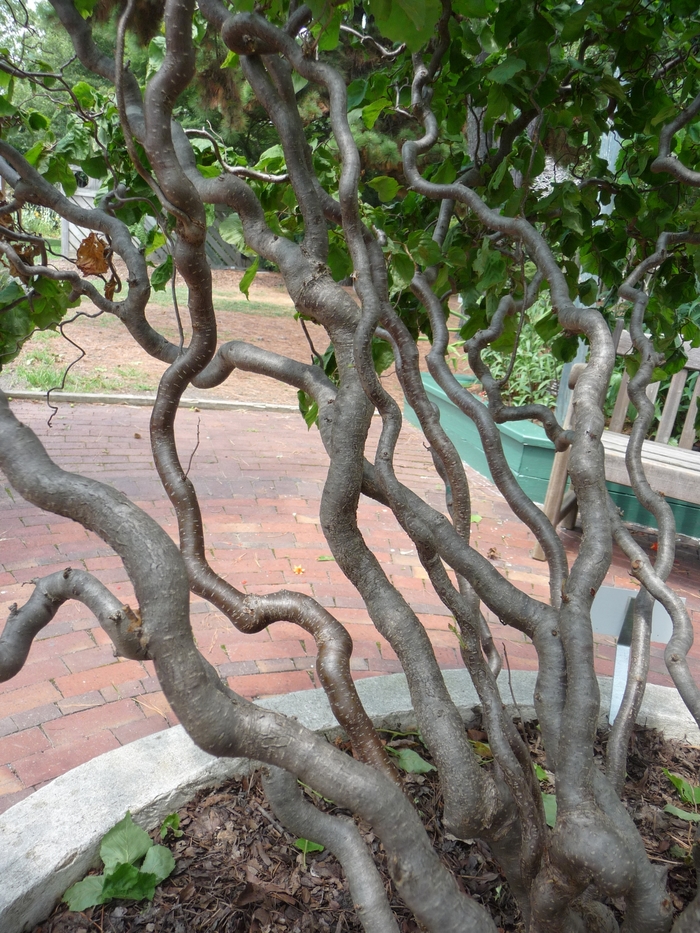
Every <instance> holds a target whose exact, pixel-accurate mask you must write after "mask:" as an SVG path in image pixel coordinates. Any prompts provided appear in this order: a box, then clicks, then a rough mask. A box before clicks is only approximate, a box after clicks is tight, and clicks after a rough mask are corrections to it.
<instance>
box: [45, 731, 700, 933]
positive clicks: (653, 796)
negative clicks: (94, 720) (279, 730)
mask: <svg viewBox="0 0 700 933" xmlns="http://www.w3.org/2000/svg"><path fill="white" fill-rule="evenodd" d="M525 729H526V735H527V738H528V741H529V743H530V749H531V754H532V758H533V762H535V763H538V764H544V755H543V753H542V749H541V746H540V738H539V736H540V733H539V730H538V729H537V726H536V724H534V723H529V724H527V725H526V726H525ZM388 738H389V739H390V740H391V741H393V743H394V744H395V745H405V744H406V743H413V744H414V745H415V747H416V748H418V749H419V750H420V752H421V754H423V755H425V756H426V757H428V756H427V753H426V751H425V749H423V748H422V747H420V746H419V745H418V743H417V738H410V737H409V738H403V739H402V738H397V737H393V738H392V737H391V736H388ZM470 738H472V739H473V740H474V741H476V742H481V741H484V740H485V738H486V736H485V735H484V734H483V733H481V732H479V731H478V730H470ZM606 740H607V734H606V733H605V732H600V733H599V735H598V742H597V746H596V754H597V755H598V756H599V757H600V758H601V759H602V757H603V755H604V749H605V743H606ZM664 768H666V769H667V770H669V771H671V772H673V773H678V774H681V775H683V776H684V777H685V778H686V779H688V780H691V781H693V780H697V775H698V773H700V748H698V747H696V746H689V745H686V744H684V743H682V742H681V741H679V740H677V739H668V740H667V739H664V738H663V736H661V734H660V733H658V732H656V731H654V730H644V729H638V730H637V731H636V732H635V734H634V736H633V740H632V747H631V752H630V757H629V761H628V769H627V770H628V779H627V783H626V786H625V793H624V800H625V803H626V805H627V807H628V809H629V810H630V813H631V814H632V817H633V819H634V821H635V823H636V825H637V827H638V828H639V830H640V832H641V834H642V837H643V839H644V844H645V846H646V849H647V852H648V854H649V856H650V858H651V859H652V861H654V862H655V863H658V864H662V865H665V866H666V867H667V868H668V871H669V875H668V878H669V881H668V885H669V892H670V897H671V901H672V903H673V906H674V908H675V910H680V909H681V908H682V907H684V906H685V904H687V903H688V902H689V901H690V900H691V899H692V898H693V897H694V894H695V877H694V872H693V870H692V868H691V867H690V866H689V864H688V863H687V860H684V858H683V857H682V852H683V851H685V850H686V849H687V847H688V845H689V842H690V828H691V827H692V826H693V825H694V824H693V823H689V822H685V821H683V820H680V819H677V818H676V817H673V816H670V815H669V814H667V813H665V812H664V807H665V806H666V805H667V804H669V803H670V804H671V805H674V806H678V805H679V800H678V796H677V794H676V791H675V790H674V788H673V786H672V784H671V782H670V781H669V779H668V778H667V777H666V775H665V773H664V770H663V769H664ZM404 780H405V782H406V785H407V790H408V792H409V793H410V795H411V797H412V798H413V799H414V800H415V802H416V805H417V806H418V807H419V809H420V810H421V812H422V813H423V817H424V822H425V823H426V825H427V826H428V832H429V833H430V835H431V838H432V841H433V844H434V845H435V846H436V849H437V851H438V853H439V855H440V857H441V859H442V860H443V861H444V862H445V863H446V864H447V865H448V867H449V868H450V870H451V871H453V872H454V874H455V877H457V878H458V879H459V883H461V884H462V885H463V887H464V888H465V890H467V891H468V892H469V893H470V894H471V895H472V896H473V897H474V898H476V899H477V900H478V901H479V902H481V903H483V904H484V906H485V907H486V908H487V909H488V910H489V911H490V913H491V914H492V916H493V917H494V920H495V922H496V924H497V926H498V927H499V930H501V931H502V933H520V931H522V929H523V926H522V924H521V923H520V919H519V914H518V911H517V907H516V905H515V903H514V901H513V900H512V898H511V896H510V894H509V892H508V889H507V885H506V883H505V880H504V878H503V877H502V876H501V875H500V873H499V869H498V866H497V864H496V863H495V862H494V860H493V859H492V857H491V854H490V852H489V850H488V848H487V847H486V846H485V845H483V844H481V843H478V842H477V843H475V844H473V845H466V844H464V843H462V842H459V841H457V840H454V839H452V838H449V837H447V838H446V837H445V835H444V832H443V829H442V822H441V819H442V803H441V797H440V792H439V787H438V784H437V781H436V780H435V778H434V772H431V773H429V774H425V775H421V774H407V775H405V776H404ZM542 786H543V789H544V790H549V791H550V792H551V791H552V790H553V788H552V787H551V785H548V783H547V782H544V783H543V785H542ZM317 803H318V801H317ZM322 806H324V807H325V808H326V809H330V810H331V811H332V812H337V811H336V808H334V807H333V806H332V805H328V804H323V803H322ZM179 815H180V824H181V828H182V829H183V830H184V835H183V836H182V838H180V839H175V838H174V837H172V835H170V837H169V838H168V839H166V844H168V845H169V846H170V848H171V849H172V851H173V854H174V856H175V858H176V867H175V871H174V873H173V875H172V876H171V877H170V878H169V879H168V880H167V881H166V882H164V883H163V884H162V885H161V886H160V888H158V889H157V891H156V895H155V898H154V900H153V902H152V903H151V904H144V903H142V904H134V903H129V902H122V903H118V902H117V903H112V904H110V905H105V906H101V907H95V908H91V909H90V910H88V911H86V912H85V913H70V912H68V911H67V910H66V908H65V905H62V906H60V907H58V908H57V909H56V910H55V911H54V913H53V914H52V916H51V917H50V918H49V919H48V920H47V921H46V922H44V923H42V924H41V925H40V926H39V927H37V928H36V930H35V931H34V933H89V931H93V930H97V931H102V933H190V931H195V933H196V931H204V930H207V931H212V933H239V931H240V933H307V931H323V933H326V931H329V933H345V931H347V933H360V931H361V930H362V927H361V926H360V924H359V922H358V920H357V917H356V915H355V912H354V910H353V907H352V897H351V895H350V892H349V890H348V887H347V883H346V881H345V877H344V873H343V871H342V868H341V867H340V865H339V864H338V863H337V862H336V860H335V859H334V858H333V856H332V855H330V853H328V852H321V853H313V854H311V853H310V854H307V855H306V856H304V855H303V854H302V853H301V852H300V851H299V849H298V848H296V847H295V839H294V837H293V836H291V835H290V834H289V833H287V832H286V831H285V830H284V829H283V828H282V827H281V826H280V824H279V823H278V821H277V820H276V819H275V817H274V815H273V814H272V813H271V811H270V809H269V807H268V804H267V802H266V800H265V798H264V796H263V793H262V790H261V787H260V780H259V775H258V774H253V775H252V776H251V777H250V778H247V777H244V778H243V779H235V780H231V781H228V782H227V783H226V784H224V785H223V786H221V787H220V788H218V789H217V790H215V791H213V792H204V793H201V794H200V795H198V796H197V797H196V798H195V799H194V800H193V801H192V802H191V803H190V804H188V805H187V806H185V807H183V808H182V809H180V811H179ZM359 828H360V831H361V832H362V833H363V835H364V838H365V841H366V842H367V844H368V845H369V846H370V848H371V849H372V851H373V853H374V855H375V859H376V861H377V863H378V864H379V867H380V870H381V871H382V874H383V876H384V879H385V884H386V886H387V889H388V890H390V891H392V890H393V889H392V887H391V882H390V880H389V878H388V874H387V872H386V865H385V855H384V852H383V848H382V846H381V843H380V842H379V841H378V839H377V838H376V837H375V836H374V834H373V833H372V832H371V829H370V827H369V826H367V825H363V824H362V823H360V824H359ZM153 836H154V838H156V837H157V831H156V832H155V833H154V834H153ZM157 841H158V842H160V841H161V840H160V838H157ZM392 904H393V906H394V909H395V911H396V915H397V918H398V923H399V929H400V930H401V933H418V927H417V926H416V924H415V922H414V921H413V919H412V918H411V917H410V915H409V913H408V911H407V910H406V909H405V908H404V907H403V905H402V903H401V902H400V901H399V900H398V898H397V897H396V896H395V895H393V894H392ZM612 906H613V909H614V908H615V905H614V904H613V905H612Z"/></svg>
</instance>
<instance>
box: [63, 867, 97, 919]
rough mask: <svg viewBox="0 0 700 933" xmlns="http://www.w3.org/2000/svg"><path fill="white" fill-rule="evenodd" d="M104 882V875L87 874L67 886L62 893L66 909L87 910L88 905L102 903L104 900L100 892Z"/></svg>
mask: <svg viewBox="0 0 700 933" xmlns="http://www.w3.org/2000/svg"><path fill="white" fill-rule="evenodd" d="M104 882H105V876H104V875H88V876H87V878H84V879H83V880H82V881H78V883H77V884H74V885H73V886H72V887H71V888H68V890H67V891H66V893H65V894H64V895H63V900H64V901H65V903H66V904H68V910H75V911H82V910H87V909H88V907H96V906H97V904H103V903H104V901H105V898H104V896H103V893H102V889H103V886H104Z"/></svg>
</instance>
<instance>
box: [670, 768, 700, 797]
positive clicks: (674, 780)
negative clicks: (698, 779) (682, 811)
mask: <svg viewBox="0 0 700 933" xmlns="http://www.w3.org/2000/svg"><path fill="white" fill-rule="evenodd" d="M664 774H665V775H666V777H667V778H668V779H669V781H670V782H671V784H673V786H674V787H675V788H676V790H677V791H678V794H679V796H680V798H681V800H682V801H683V803H689V804H700V787H699V786H697V785H695V784H691V783H690V782H689V781H686V780H685V778H682V777H681V776H680V775H679V774H671V772H670V771H667V770H666V768H664Z"/></svg>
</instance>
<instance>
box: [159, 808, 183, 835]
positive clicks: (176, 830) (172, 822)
mask: <svg viewBox="0 0 700 933" xmlns="http://www.w3.org/2000/svg"><path fill="white" fill-rule="evenodd" d="M169 832H171V833H172V834H173V836H175V838H176V839H179V838H180V836H182V834H183V833H182V830H181V829H180V817H179V816H178V814H177V813H169V814H168V815H167V816H166V817H165V819H164V820H163V822H162V823H161V827H160V838H161V839H165V837H166V836H167V835H168V833H169Z"/></svg>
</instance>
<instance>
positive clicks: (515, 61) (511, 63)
mask: <svg viewBox="0 0 700 933" xmlns="http://www.w3.org/2000/svg"><path fill="white" fill-rule="evenodd" d="M526 67H527V64H526V63H525V62H524V61H523V60H522V58H507V59H506V60H505V61H504V62H501V64H500V65H496V67H495V68H492V69H491V71H489V73H488V74H487V75H486V77H487V78H490V79H491V80H492V81H495V82H496V83H497V84H505V83H506V81H510V79H511V78H512V77H513V75H516V74H517V73H518V72H519V71H522V70H523V68H526Z"/></svg>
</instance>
